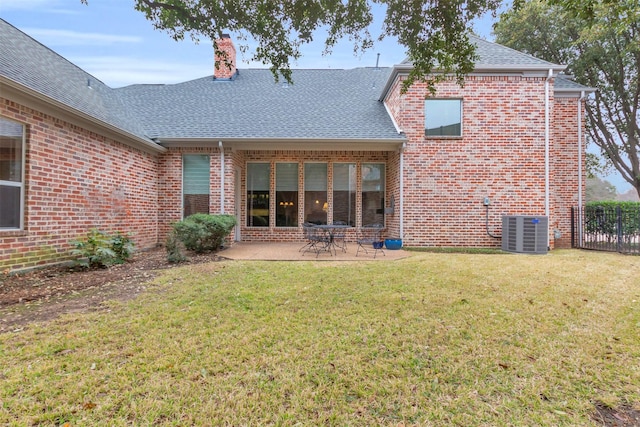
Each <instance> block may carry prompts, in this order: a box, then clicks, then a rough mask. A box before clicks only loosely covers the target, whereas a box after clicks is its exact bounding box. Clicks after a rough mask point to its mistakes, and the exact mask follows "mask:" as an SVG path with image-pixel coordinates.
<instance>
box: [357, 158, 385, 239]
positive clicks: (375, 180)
mask: <svg viewBox="0 0 640 427" xmlns="http://www.w3.org/2000/svg"><path fill="white" fill-rule="evenodd" d="M385 183H386V180H385V164H384V163H363V164H362V226H363V227H367V226H370V225H374V224H381V225H384V194H385Z"/></svg>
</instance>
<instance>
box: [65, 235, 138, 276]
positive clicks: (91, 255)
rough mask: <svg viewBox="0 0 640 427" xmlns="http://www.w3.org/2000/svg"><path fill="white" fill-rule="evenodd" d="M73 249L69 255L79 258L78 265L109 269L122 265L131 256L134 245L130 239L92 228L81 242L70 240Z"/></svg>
mask: <svg viewBox="0 0 640 427" xmlns="http://www.w3.org/2000/svg"><path fill="white" fill-rule="evenodd" d="M71 244H72V245H73V246H74V249H73V250H72V251H71V253H72V254H73V255H74V256H78V257H80V258H79V259H78V260H77V261H76V262H77V264H78V265H80V266H82V267H85V268H89V267H110V266H112V265H114V264H123V263H124V262H126V261H127V260H128V259H129V258H131V255H132V254H133V248H134V244H133V242H132V241H131V239H130V238H129V237H128V236H126V235H124V234H122V233H120V232H117V233H116V234H114V235H109V234H107V233H105V232H103V231H100V230H98V229H97V228H92V229H91V230H89V232H88V233H87V237H86V238H85V239H83V240H72V241H71Z"/></svg>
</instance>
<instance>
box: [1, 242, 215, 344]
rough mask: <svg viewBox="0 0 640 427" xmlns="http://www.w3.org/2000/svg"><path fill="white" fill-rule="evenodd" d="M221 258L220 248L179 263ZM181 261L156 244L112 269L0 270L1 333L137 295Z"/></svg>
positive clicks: (67, 267)
mask: <svg viewBox="0 0 640 427" xmlns="http://www.w3.org/2000/svg"><path fill="white" fill-rule="evenodd" d="M221 259H223V258H221V257H219V256H218V255H216V254H205V255H194V254H190V255H189V259H188V261H186V262H184V263H181V264H178V265H179V266H182V265H185V264H197V263H203V262H211V261H219V260H221ZM176 266H177V265H176V264H171V263H169V262H168V261H167V255H166V251H165V249H164V248H156V249H153V250H150V251H145V252H139V253H137V254H136V255H135V256H134V257H133V258H132V259H131V260H130V261H129V262H127V263H125V264H122V265H116V266H113V267H110V268H106V269H95V270H76V269H73V268H70V267H69V266H56V267H48V268H44V269H39V270H34V271H31V272H28V273H25V274H15V275H7V274H0V333H3V332H9V331H17V330H20V329H22V328H24V327H26V326H27V325H28V324H30V323H32V322H46V321H48V320H51V319H54V318H56V317H58V316H60V315H62V314H64V313H70V312H86V311H93V310H99V309H101V307H103V304H104V302H105V301H109V300H122V301H125V300H129V299H132V298H135V297H136V296H137V295H138V294H140V292H142V291H144V290H145V288H146V286H145V284H146V283H147V282H148V281H149V280H151V279H153V278H154V277H155V276H156V275H157V274H158V272H159V271H161V270H164V269H167V268H172V267H176Z"/></svg>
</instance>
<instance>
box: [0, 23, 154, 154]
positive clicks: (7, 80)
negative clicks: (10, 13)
mask: <svg viewBox="0 0 640 427" xmlns="http://www.w3.org/2000/svg"><path fill="white" fill-rule="evenodd" d="M0 88H1V89H2V91H1V92H0V94H2V93H8V92H9V90H10V89H15V90H17V91H20V92H21V93H26V94H28V95H29V96H31V97H32V99H37V100H38V101H43V102H45V103H48V104H52V105H53V106H54V107H56V108H59V109H62V110H67V112H69V113H72V114H74V115H76V116H79V117H82V118H84V119H85V120H89V121H90V122H93V124H95V125H98V126H101V127H104V128H106V129H108V130H109V131H111V132H115V133H117V134H119V135H118V136H119V137H120V138H119V139H122V137H125V138H127V139H129V140H131V142H133V143H134V144H137V145H139V146H142V147H144V148H146V149H150V150H151V151H163V150H164V149H163V148H162V147H160V146H158V145H157V144H155V143H154V142H153V141H151V140H150V139H149V138H147V137H146V136H145V134H144V129H143V128H142V126H140V124H139V122H138V121H137V120H136V119H135V118H133V117H132V115H131V114H129V112H128V110H127V108H126V106H125V105H124V104H123V103H122V102H121V100H120V99H119V97H118V96H117V94H116V93H115V92H114V90H113V89H111V88H110V87H108V86H107V85H105V84H104V83H102V82H101V81H100V80H98V79H96V78H95V77H93V76H92V75H91V74H89V73H87V72H85V71H84V70H82V69H81V68H79V67H77V66H76V65H74V64H72V63H71V62H69V61H67V60H66V59H65V58H63V57H61V56H60V55H58V54H57V53H55V52H53V51H52V50H51V49H49V48H47V47H45V46H43V45H42V44H40V43H39V42H37V41H35V40H34V39H32V38H31V37H29V36H28V35H26V34H25V33H23V32H22V31H20V30H18V29H17V28H15V27H13V26H12V25H10V24H9V23H7V22H6V21H4V20H2V19H0Z"/></svg>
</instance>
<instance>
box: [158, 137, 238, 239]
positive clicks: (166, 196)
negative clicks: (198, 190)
mask: <svg viewBox="0 0 640 427" xmlns="http://www.w3.org/2000/svg"><path fill="white" fill-rule="evenodd" d="M183 154H206V155H209V158H210V164H209V167H210V177H209V178H210V182H209V187H210V192H209V213H210V214H212V215H213V214H219V213H221V212H222V210H221V208H220V191H221V190H222V188H221V184H222V180H221V178H220V177H221V173H220V160H221V156H220V148H218V146H207V147H198V148H193V147H180V148H171V149H169V150H168V151H167V152H166V153H163V154H162V155H161V156H160V168H159V169H160V176H159V204H160V214H159V218H158V220H159V228H160V232H159V235H160V237H159V238H160V242H161V243H162V242H164V241H165V239H166V237H167V235H168V233H169V230H170V229H171V224H173V223H174V222H177V221H180V220H182V219H183V218H182V155H183ZM224 192H225V198H224V213H226V214H231V215H233V213H234V205H233V202H234V173H233V155H232V153H231V151H230V150H228V149H225V168H224Z"/></svg>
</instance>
